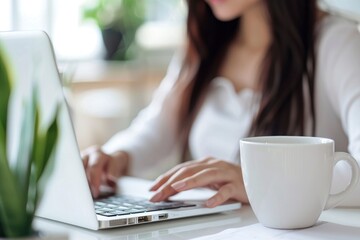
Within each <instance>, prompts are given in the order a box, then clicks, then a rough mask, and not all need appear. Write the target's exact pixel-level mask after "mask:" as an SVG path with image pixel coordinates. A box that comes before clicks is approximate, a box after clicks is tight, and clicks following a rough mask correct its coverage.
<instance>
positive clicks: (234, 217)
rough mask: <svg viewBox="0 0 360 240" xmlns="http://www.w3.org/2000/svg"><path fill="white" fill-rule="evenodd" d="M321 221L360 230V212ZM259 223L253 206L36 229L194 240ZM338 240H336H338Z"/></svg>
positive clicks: (75, 235)
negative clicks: (95, 226)
mask: <svg viewBox="0 0 360 240" xmlns="http://www.w3.org/2000/svg"><path fill="white" fill-rule="evenodd" d="M320 220H321V221H328V222H332V223H338V224H344V225H348V226H354V227H360V209H359V208H356V209H355V208H335V209H331V210H328V211H325V212H324V213H323V214H322V215H321V217H320ZM254 223H257V219H256V217H255V215H254V213H253V211H252V209H251V207H250V206H248V205H245V206H243V207H242V208H241V209H239V210H236V211H231V212H227V213H221V214H213V215H208V216H201V217H192V218H186V219H178V220H171V221H168V222H161V223H150V224H144V225H139V226H131V227H125V228H117V229H110V230H99V231H92V230H87V229H84V228H79V227H76V226H71V225H67V224H63V223H58V222H54V221H50V220H45V219H40V218H37V219H36V220H35V227H36V228H37V229H40V230H44V231H45V232H49V233H66V234H68V236H69V239H71V240H80V239H81V240H84V239H89V240H92V239H94V240H95V239H96V240H102V239H107V240H109V239H112V240H114V239H116V240H120V239H134V240H135V239H151V238H154V239H171V240H177V239H191V238H195V237H200V236H206V235H211V234H215V233H219V232H221V231H223V230H226V229H228V228H239V227H242V226H247V225H250V224H254ZM334 239H336V238H334Z"/></svg>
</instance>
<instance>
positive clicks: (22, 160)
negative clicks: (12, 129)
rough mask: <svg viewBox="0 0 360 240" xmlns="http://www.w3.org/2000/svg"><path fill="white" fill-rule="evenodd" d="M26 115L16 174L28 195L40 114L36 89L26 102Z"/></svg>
mask: <svg viewBox="0 0 360 240" xmlns="http://www.w3.org/2000/svg"><path fill="white" fill-rule="evenodd" d="M23 106H24V115H23V116H22V124H21V132H20V134H21V135H20V136H19V143H18V144H19V146H21V151H18V156H17V158H16V168H15V176H16V178H17V179H18V181H19V184H20V187H21V189H22V191H23V192H24V194H25V196H24V197H25V198H26V197H27V191H28V184H29V178H30V171H31V154H32V149H33V145H34V144H33V142H34V139H35V134H36V131H37V127H36V126H37V125H38V121H39V120H38V118H39V116H38V115H39V114H38V112H37V108H36V90H34V91H33V95H32V98H31V100H30V101H26V102H24V105H23Z"/></svg>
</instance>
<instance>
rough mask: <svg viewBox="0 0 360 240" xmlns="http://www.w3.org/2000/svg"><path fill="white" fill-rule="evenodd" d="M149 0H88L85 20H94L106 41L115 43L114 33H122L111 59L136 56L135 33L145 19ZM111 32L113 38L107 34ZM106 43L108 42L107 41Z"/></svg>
mask: <svg viewBox="0 0 360 240" xmlns="http://www.w3.org/2000/svg"><path fill="white" fill-rule="evenodd" d="M146 1H147V0H88V1H87V4H86V5H85V7H84V8H83V10H82V17H83V19H84V20H92V21H94V22H95V23H96V24H97V25H98V27H99V29H100V31H101V32H102V34H103V38H104V39H103V40H104V42H106V41H109V43H108V44H113V42H114V41H116V40H115V38H116V37H115V36H114V34H116V35H118V34H120V35H121V38H122V39H121V42H120V44H119V46H118V49H117V52H116V54H115V55H114V56H111V57H110V58H111V60H128V59H131V58H133V57H134V55H135V54H136V49H135V47H134V44H133V43H134V39H135V33H136V30H137V29H138V27H139V26H140V25H141V24H142V23H143V22H144V21H145V15H146ZM108 32H111V37H110V39H111V40H107V37H106V35H107V34H108ZM105 45H106V43H105Z"/></svg>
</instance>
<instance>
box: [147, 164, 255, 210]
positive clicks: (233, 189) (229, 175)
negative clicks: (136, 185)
mask: <svg viewBox="0 0 360 240" xmlns="http://www.w3.org/2000/svg"><path fill="white" fill-rule="evenodd" d="M197 187H208V188H211V189H214V190H217V193H216V194H215V195H214V196H212V197H211V198H210V199H208V200H207V201H206V206H208V207H216V206H217V205H220V204H222V203H223V202H225V201H227V200H229V199H233V200H237V201H240V202H243V203H248V202H249V200H248V197H247V195H246V192H245V187H244V182H243V177H242V173H241V167H240V166H238V165H235V164H232V163H229V162H226V161H223V160H218V159H214V158H206V159H204V160H200V161H190V162H186V163H183V164H180V165H177V166H176V167H174V168H172V169H171V170H169V171H168V172H166V173H165V174H164V175H161V176H160V177H158V179H157V180H156V181H155V183H154V185H153V186H152V187H151V189H150V190H151V191H156V193H155V195H154V196H153V197H152V198H151V201H153V202H158V201H164V200H166V199H168V198H169V197H170V196H172V195H175V194H176V193H178V192H181V191H185V190H188V189H192V188H197Z"/></svg>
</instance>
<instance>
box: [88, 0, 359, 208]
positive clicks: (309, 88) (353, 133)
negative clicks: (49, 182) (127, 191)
mask: <svg viewBox="0 0 360 240" xmlns="http://www.w3.org/2000/svg"><path fill="white" fill-rule="evenodd" d="M187 3H188V11H189V13H188V20H187V28H188V36H187V45H186V48H185V51H184V52H185V53H184V56H183V57H182V58H181V59H182V62H181V64H179V63H177V62H176V60H174V61H173V63H172V64H171V66H170V67H169V72H168V74H167V76H166V78H165V79H164V80H163V82H162V84H161V85H160V87H159V89H158V90H157V92H156V94H155V97H154V99H153V101H152V103H151V104H150V105H149V106H148V107H147V108H146V109H145V110H143V111H142V112H141V113H140V114H139V116H138V117H137V118H136V119H135V121H134V122H133V123H132V125H131V126H130V128H129V129H127V130H126V131H124V132H121V133H119V134H117V135H115V136H114V137H113V138H112V139H111V140H110V141H109V142H108V143H107V144H106V145H105V146H103V147H102V148H101V149H100V148H96V147H95V148H90V149H87V150H86V151H85V152H84V157H83V159H84V165H85V168H86V171H87V176H88V180H89V183H90V186H91V188H92V193H93V195H94V197H97V196H98V194H99V186H100V185H101V184H103V183H106V184H108V185H109V186H114V182H115V181H116V179H117V178H118V177H119V176H121V175H123V174H126V173H129V172H130V173H134V171H136V169H143V170H145V169H148V168H149V167H153V166H154V165H156V164H158V163H157V160H158V159H161V158H163V157H164V156H166V155H167V154H169V153H170V152H171V150H172V149H173V148H174V147H176V146H178V145H180V146H181V148H182V150H183V151H182V152H183V154H182V161H184V163H182V164H180V165H177V166H175V167H174V168H172V169H171V170H169V171H168V172H166V173H165V174H163V175H162V176H160V177H159V178H158V179H157V180H156V181H155V183H154V185H153V186H152V188H151V190H152V191H155V194H154V196H153V197H152V199H151V200H152V201H155V202H156V201H162V200H165V199H167V198H168V197H169V196H172V195H174V194H176V193H177V192H180V191H184V190H187V189H191V188H194V187H210V188H213V189H215V190H216V191H217V193H216V194H215V195H214V196H213V197H211V198H210V199H208V200H207V202H206V204H207V206H208V207H214V206H217V205H219V204H221V203H222V202H224V201H226V200H228V199H233V200H237V201H240V202H243V203H247V202H248V198H247V195H246V192H245V189H244V184H243V179H242V173H241V166H240V165H239V162H240V161H239V146H238V145H239V144H238V140H239V139H241V138H242V137H246V136H255V135H316V136H324V137H329V138H332V139H334V140H335V142H336V145H337V150H343V151H347V150H348V151H350V153H351V154H352V155H353V156H354V157H355V158H357V159H358V160H359V161H360V125H359V123H358V121H359V120H358V119H360V70H359V69H360V68H359V67H358V66H359V64H360V34H359V32H358V31H357V29H356V24H355V23H352V22H350V21H347V20H344V19H341V18H338V17H334V16H330V15H327V14H325V13H324V12H322V11H320V10H319V9H318V8H317V5H316V1H315V0H291V1H289V0H277V1H265V0H242V1H239V0H205V1H202V0H197V1H192V0H188V1H187ZM347 147H348V149H347ZM191 159H195V160H192V161H188V160H191ZM162 164H163V163H162ZM349 175H350V173H349V170H348V169H347V168H346V167H344V166H342V165H338V166H337V167H336V173H335V178H334V184H333V188H334V190H335V191H336V189H341V188H343V185H344V184H346V182H347V181H348V179H349ZM359 188H360V187H358V189H357V193H356V194H354V195H353V196H352V198H351V199H349V200H348V203H349V204H353V203H354V202H360V201H359V196H360V190H359Z"/></svg>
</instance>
